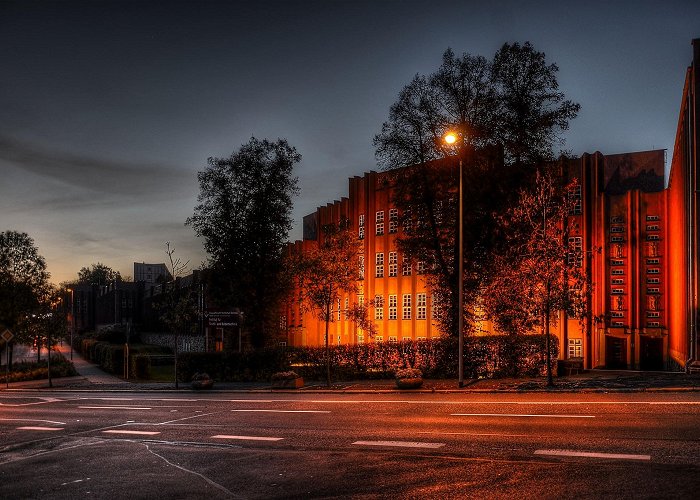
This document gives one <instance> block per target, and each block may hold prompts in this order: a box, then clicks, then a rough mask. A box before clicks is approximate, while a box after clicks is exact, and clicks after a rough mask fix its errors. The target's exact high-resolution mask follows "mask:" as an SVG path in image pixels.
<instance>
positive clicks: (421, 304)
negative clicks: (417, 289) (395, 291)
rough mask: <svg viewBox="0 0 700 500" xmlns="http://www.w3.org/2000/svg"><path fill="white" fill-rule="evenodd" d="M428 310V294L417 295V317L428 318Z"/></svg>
mask: <svg viewBox="0 0 700 500" xmlns="http://www.w3.org/2000/svg"><path fill="white" fill-rule="evenodd" d="M427 311H428V298H427V296H426V294H424V293H419V294H417V295H416V319H426V318H427Z"/></svg>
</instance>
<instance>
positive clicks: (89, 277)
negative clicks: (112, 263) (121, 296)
mask: <svg viewBox="0 0 700 500" xmlns="http://www.w3.org/2000/svg"><path fill="white" fill-rule="evenodd" d="M121 280H122V276H121V274H120V273H119V271H115V270H114V269H112V268H111V267H109V266H107V265H105V264H102V263H101V262H98V263H97V264H92V265H91V266H90V267H82V268H80V271H78V283H80V284H84V285H92V284H95V285H106V284H107V283H111V282H112V281H121Z"/></svg>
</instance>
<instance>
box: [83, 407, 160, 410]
mask: <svg viewBox="0 0 700 500" xmlns="http://www.w3.org/2000/svg"><path fill="white" fill-rule="evenodd" d="M78 408H80V409H82V410H151V409H152V408H147V407H144V406H78Z"/></svg>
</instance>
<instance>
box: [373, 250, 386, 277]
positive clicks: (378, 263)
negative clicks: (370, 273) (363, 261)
mask: <svg viewBox="0 0 700 500" xmlns="http://www.w3.org/2000/svg"><path fill="white" fill-rule="evenodd" d="M374 264H375V269H374V276H375V277H377V278H383V277H384V252H377V254H376V255H375V257H374Z"/></svg>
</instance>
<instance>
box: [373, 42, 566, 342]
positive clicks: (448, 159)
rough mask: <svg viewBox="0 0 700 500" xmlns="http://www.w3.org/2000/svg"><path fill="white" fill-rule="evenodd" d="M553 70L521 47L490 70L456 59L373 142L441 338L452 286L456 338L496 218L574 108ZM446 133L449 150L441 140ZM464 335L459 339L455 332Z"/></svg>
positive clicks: (449, 328) (401, 242)
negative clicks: (460, 234)
mask: <svg viewBox="0 0 700 500" xmlns="http://www.w3.org/2000/svg"><path fill="white" fill-rule="evenodd" d="M557 71H558V68H557V67H556V65H554V64H551V65H547V64H546V61H545V56H544V54H543V53H541V52H537V51H536V50H535V49H534V48H533V47H532V45H531V44H530V43H525V44H523V45H520V44H517V43H515V44H504V45H503V47H501V49H499V51H498V52H497V53H496V54H495V56H494V58H493V60H491V61H489V60H487V59H485V58H484V57H481V56H473V55H470V54H463V55H462V56H461V57H457V56H455V54H454V53H453V52H452V50H450V49H448V50H447V51H446V52H445V53H444V55H443V59H442V64H441V65H440V67H439V68H438V69H437V70H436V71H435V72H434V73H432V74H431V75H429V76H422V75H417V76H416V77H414V79H413V80H412V81H411V82H410V83H409V84H408V85H406V87H404V88H403V89H402V90H401V92H400V93H399V97H398V100H397V101H396V103H394V104H393V105H392V106H391V108H390V110H389V119H388V121H387V122H385V123H384V124H383V126H382V130H381V132H380V133H379V134H378V135H377V136H375V138H374V145H375V149H376V157H377V160H378V163H379V164H380V165H381V166H382V167H383V168H385V169H388V170H391V169H397V168H399V167H404V168H402V169H400V170H396V171H395V175H394V180H395V182H394V187H393V200H392V201H393V203H394V205H395V206H396V207H397V208H398V209H399V210H400V212H401V218H402V219H403V222H404V224H403V225H404V227H407V228H408V230H405V231H403V233H401V234H400V237H399V239H398V242H397V244H398V246H399V248H400V249H401V251H402V252H403V253H404V254H405V255H407V256H409V257H410V258H411V259H412V260H414V262H416V261H419V262H422V263H423V265H424V269H425V278H426V282H427V284H428V286H429V288H430V289H431V292H432V294H433V297H434V299H435V300H436V301H437V303H438V304H439V305H440V307H439V309H438V319H439V321H440V323H441V325H442V329H443V331H445V332H450V333H451V334H455V335H456V334H457V318H458V314H459V312H458V297H457V293H456V291H457V286H458V283H459V279H462V280H463V283H464V305H465V308H464V311H462V312H461V313H462V314H463V316H464V319H465V322H464V324H465V330H466V331H470V330H471V328H472V326H473V313H474V310H475V306H476V304H477V302H478V300H479V297H480V295H481V291H482V290H483V288H484V287H485V286H487V284H488V280H489V276H490V274H491V271H490V269H491V266H492V261H493V259H492V258H491V257H492V256H493V255H494V254H495V253H497V252H498V251H499V250H500V247H501V246H502V242H500V241H499V235H498V214H500V213H503V211H504V210H506V209H507V208H508V207H509V206H511V205H512V204H513V203H515V202H516V200H517V198H516V195H517V193H518V190H519V189H520V188H521V187H523V186H527V185H529V184H530V183H531V182H532V179H533V177H534V172H535V170H536V166H537V165H538V164H540V163H542V162H544V161H546V160H551V159H552V158H553V153H554V146H555V145H556V144H557V143H558V142H560V132H561V131H562V130H565V129H566V128H567V127H568V122H569V120H570V119H573V118H574V117H575V116H576V114H577V112H578V109H579V105H578V104H575V103H572V102H571V101H567V100H565V99H564V96H563V94H562V93H561V92H559V91H558V83H557V79H556V72H557ZM448 131H450V132H453V133H455V134H456V135H457V137H458V140H457V141H456V143H455V144H454V145H453V146H448V145H446V144H445V142H444V140H443V138H444V136H445V135H446V133H447V132H448ZM460 161H462V164H463V166H464V169H463V170H464V173H463V176H464V177H463V186H464V203H463V207H462V208H463V231H464V245H463V249H464V256H463V259H464V260H463V263H464V275H463V276H461V277H459V276H458V272H457V268H458V266H457V261H458V257H457V256H458V248H457V242H456V238H455V235H456V233H457V230H456V229H457V212H458V195H457V191H458V185H459V175H458V166H459V162H460ZM463 333H464V332H463Z"/></svg>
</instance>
